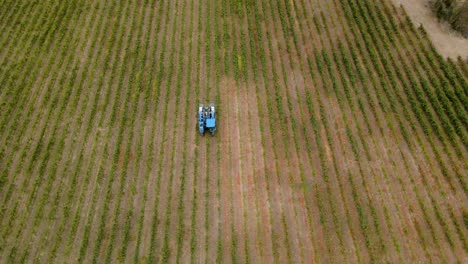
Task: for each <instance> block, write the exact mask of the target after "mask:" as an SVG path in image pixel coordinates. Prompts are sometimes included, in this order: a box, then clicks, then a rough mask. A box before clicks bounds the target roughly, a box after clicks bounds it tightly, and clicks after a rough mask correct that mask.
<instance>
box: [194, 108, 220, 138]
mask: <svg viewBox="0 0 468 264" xmlns="http://www.w3.org/2000/svg"><path fill="white" fill-rule="evenodd" d="M198 130H199V131H200V134H201V135H204V134H205V130H208V131H210V133H211V134H212V135H214V133H215V131H216V110H215V105H214V103H211V104H210V106H207V107H205V106H204V105H203V104H200V106H199V107H198Z"/></svg>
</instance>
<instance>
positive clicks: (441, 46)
mask: <svg viewBox="0 0 468 264" xmlns="http://www.w3.org/2000/svg"><path fill="white" fill-rule="evenodd" d="M391 1H392V2H393V3H394V4H395V5H397V6H403V7H404V9H405V10H406V13H407V14H408V16H409V17H410V18H411V20H412V21H413V23H414V24H415V25H416V26H419V25H421V24H422V25H423V26H424V29H425V30H426V31H427V33H428V35H429V38H430V39H431V41H432V43H433V44H434V46H435V48H436V49H437V50H438V51H439V52H440V53H441V54H442V56H444V57H449V58H457V57H458V56H461V57H462V58H464V59H468V39H466V38H464V37H463V36H461V35H460V34H459V33H457V32H456V31H454V30H453V29H451V28H450V25H448V23H441V22H439V21H438V20H437V18H436V16H435V15H434V13H433V12H432V10H431V9H430V6H429V2H430V1H429V0H411V1H402V0H391Z"/></svg>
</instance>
